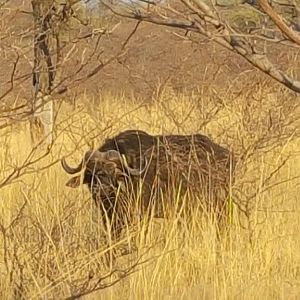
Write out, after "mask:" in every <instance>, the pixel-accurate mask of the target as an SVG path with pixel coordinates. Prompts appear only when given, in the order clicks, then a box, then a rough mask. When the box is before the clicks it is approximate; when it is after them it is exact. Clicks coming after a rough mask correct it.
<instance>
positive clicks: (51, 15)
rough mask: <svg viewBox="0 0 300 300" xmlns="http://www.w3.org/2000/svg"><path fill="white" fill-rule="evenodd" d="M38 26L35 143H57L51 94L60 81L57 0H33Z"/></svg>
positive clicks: (35, 48) (36, 33)
mask: <svg viewBox="0 0 300 300" xmlns="http://www.w3.org/2000/svg"><path fill="white" fill-rule="evenodd" d="M31 3H32V8H33V17H34V25H35V36H34V69H33V86H34V89H35V96H34V99H33V101H32V111H33V116H32V119H31V122H30V133H31V139H32V142H33V143H34V144H35V143H36V142H39V141H41V139H45V141H46V143H47V144H48V145H50V144H51V143H52V142H53V99H52V97H51V92H52V90H53V88H54V84H55V83H56V82H57V80H58V79H59V78H58V77H59V76H58V74H57V67H58V64H59V50H60V49H59V32H58V31H59V30H58V28H59V24H57V23H56V21H55V20H57V18H56V17H55V13H57V8H56V2H55V1H53V0H32V1H31Z"/></svg>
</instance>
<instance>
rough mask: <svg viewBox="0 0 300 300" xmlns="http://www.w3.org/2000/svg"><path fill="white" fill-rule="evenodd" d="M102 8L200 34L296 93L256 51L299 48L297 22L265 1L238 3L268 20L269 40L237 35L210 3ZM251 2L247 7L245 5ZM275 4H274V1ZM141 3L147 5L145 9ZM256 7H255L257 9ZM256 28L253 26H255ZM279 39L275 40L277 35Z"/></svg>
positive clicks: (293, 83) (296, 86) (183, 0)
mask: <svg viewBox="0 0 300 300" xmlns="http://www.w3.org/2000/svg"><path fill="white" fill-rule="evenodd" d="M100 1H101V2H102V4H103V5H105V6H106V7H108V8H110V9H111V10H112V11H113V12H114V13H115V14H116V15H119V16H122V17H126V18H131V19H136V20H139V21H144V22H149V23H153V24H156V25H161V26H167V27H172V28H179V29H182V30H184V31H185V37H186V36H188V35H189V33H197V34H200V35H202V36H204V37H206V38H208V39H209V40H212V41H214V42H215V43H218V44H219V45H221V46H223V47H225V48H227V49H228V50H230V51H232V52H234V53H236V54H238V55H240V56H242V57H243V58H244V59H245V60H247V61H248V62H249V63H250V64H252V65H253V66H254V67H256V68H258V69H259V70H261V71H262V72H264V73H266V74H268V75H269V76H271V77H272V78H273V79H275V80H276V81H278V82H280V83H281V84H283V85H284V86H286V87H287V88H289V89H291V90H293V91H295V92H297V93H300V81H297V80H296V79H294V78H292V77H290V76H289V75H288V74H286V73H285V72H284V71H282V70H280V69H279V68H278V67H277V66H275V65H274V64H272V63H271V62H270V60H269V58H268V53H265V52H264V49H263V50H261V49H259V43H258V41H267V42H270V43H274V44H277V45H278V44H281V45H288V46H289V47H299V46H300V35H299V34H298V33H297V32H296V30H297V28H299V27H300V26H299V23H298V21H297V20H298V18H296V19H297V20H296V22H295V21H294V20H290V21H288V20H286V19H285V17H284V16H283V15H281V14H280V13H278V12H277V11H276V10H275V9H274V8H273V7H272V6H271V5H270V4H269V2H268V1H267V0H257V3H256V2H255V1H242V5H244V6H245V5H248V7H249V8H248V9H249V10H250V9H255V10H256V11H258V13H259V14H263V15H265V16H266V17H269V18H270V19H271V20H272V21H273V24H274V25H275V26H271V25H269V24H268V25H267V26H269V27H267V29H270V30H272V31H273V33H275V35H273V37H269V36H268V35H266V34H265V30H257V29H262V27H261V28H255V29H256V30H255V33H251V32H247V33H243V32H241V30H240V28H237V27H235V26H234V25H233V24H231V22H230V18H229V17H228V14H227V17H226V14H222V13H221V10H220V8H219V7H218V6H217V5H214V4H213V3H212V2H211V3H210V4H207V2H206V1H203V0H180V1H170V2H166V1H163V2H160V1H147V0H137V1H135V2H134V3H133V2H130V3H128V2H126V3H124V2H123V1H118V3H117V4H112V2H110V1H107V0H100ZM250 2H251V6H250V5H249V4H248V3H250ZM274 2H275V1H274ZM145 3H146V4H147V5H145ZM257 4H258V5H257ZM290 6H291V7H292V8H293V9H294V11H295V12H297V13H298V12H299V4H296V2H294V3H292V4H291V5H290ZM255 25H256V24H255ZM279 32H280V33H281V36H278V33H279Z"/></svg>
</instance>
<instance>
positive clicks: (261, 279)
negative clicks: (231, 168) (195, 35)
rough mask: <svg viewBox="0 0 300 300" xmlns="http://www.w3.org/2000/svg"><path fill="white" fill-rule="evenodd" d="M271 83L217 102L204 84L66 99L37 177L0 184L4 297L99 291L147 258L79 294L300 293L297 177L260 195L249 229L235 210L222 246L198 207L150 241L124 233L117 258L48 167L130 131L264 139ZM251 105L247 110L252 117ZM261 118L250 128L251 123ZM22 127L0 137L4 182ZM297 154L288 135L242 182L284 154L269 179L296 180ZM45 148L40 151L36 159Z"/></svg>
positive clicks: (83, 194)
mask: <svg viewBox="0 0 300 300" xmlns="http://www.w3.org/2000/svg"><path fill="white" fill-rule="evenodd" d="M272 89H273V88H272V87H270V88H269V87H268V86H266V85H265V86H261V87H259V86H257V85H254V86H252V87H249V88H248V90H247V91H245V90H244V91H243V92H241V93H240V94H239V95H238V96H236V95H233V94H230V93H228V94H227V95H223V96H224V97H219V98H218V97H217V96H216V95H215V94H213V93H211V95H210V96H209V97H204V96H203V97H202V96H201V91H200V90H199V94H200V96H199V95H198V96H197V95H194V96H191V97H189V98H186V97H184V96H181V95H175V94H174V93H172V90H167V89H165V90H163V91H161V92H160V93H159V95H157V97H156V99H155V100H153V102H152V103H151V104H149V103H145V104H143V103H140V102H137V101H135V100H134V99H125V98H124V97H122V96H118V97H114V96H112V95H106V96H102V97H101V99H100V104H98V105H94V104H93V103H92V99H85V98H84V97H83V98H82V99H78V102H77V105H76V108H75V109H74V107H72V106H71V105H67V104H64V105H63V106H62V107H61V109H60V114H59V117H58V120H57V124H58V125H57V133H58V138H57V141H56V142H55V145H54V147H53V149H52V150H51V154H50V155H49V156H47V157H46V158H44V159H42V160H41V161H40V162H39V163H38V164H36V165H34V166H32V167H30V168H29V169H27V172H29V173H30V174H27V175H26V174H25V175H24V176H21V177H20V178H19V179H17V180H16V181H15V182H14V183H13V184H10V185H8V186H6V187H4V188H2V189H1V190H0V198H1V202H0V207H1V219H0V224H1V233H0V239H1V242H0V245H1V251H0V276H1V278H0V285H1V287H0V298H1V299H17V298H21V297H22V296H23V297H24V298H25V299H42V298H43V299H64V298H67V297H69V296H71V295H76V294H78V293H80V292H84V291H87V290H89V289H92V288H93V284H96V283H97V282H98V284H100V283H101V284H103V285H102V287H104V284H109V283H110V282H112V281H114V280H118V278H122V276H124V275H126V274H124V273H122V272H121V270H126V269H127V268H128V267H129V266H130V265H132V264H135V262H136V261H137V259H140V260H139V263H141V264H140V265H139V266H137V267H136V268H135V269H134V270H135V271H137V272H135V273H133V274H131V275H130V276H128V277H126V276H125V277H124V278H123V279H122V280H121V281H120V282H119V283H118V284H116V285H113V286H112V287H110V288H107V289H103V290H99V291H97V292H94V293H92V294H89V295H87V296H85V297H83V298H82V299H299V295H300V251H299V249H300V239H299V230H300V199H299V197H300V196H299V192H298V191H299V185H298V184H299V180H297V179H296V180H293V181H287V182H286V183H283V184H280V185H276V186H275V187H273V188H272V189H270V190H268V191H266V192H263V191H261V192H259V193H258V194H257V196H256V198H255V200H256V201H255V202H254V206H255V207H254V212H255V213H254V215H253V216H252V217H253V220H252V223H251V224H252V225H251V228H250V229H249V228H248V229H247V228H246V229H245V228H242V227H241V226H240V225H239V222H238V215H239V214H238V212H237V209H236V206H234V214H233V221H232V225H231V227H230V230H229V232H228V234H227V235H224V236H223V237H222V238H221V241H218V240H217V239H216V234H215V230H214V226H213V225H212V224H211V223H210V222H209V221H208V220H207V218H205V216H204V215H203V214H200V213H199V212H195V214H194V215H193V216H192V217H191V220H190V223H191V226H190V227H189V228H188V227H185V226H179V225H178V222H177V219H176V217H174V218H170V219H168V220H152V221H151V230H150V231H149V232H148V234H147V235H146V236H145V235H144V234H143V233H144V232H145V231H144V228H143V227H142V225H137V227H138V230H137V231H138V232H139V233H140V234H139V235H135V232H136V231H135V230H133V229H132V228H131V229H128V231H126V232H124V239H123V240H122V241H121V243H120V244H122V245H123V248H124V247H125V248H126V247H127V246H128V245H129V248H131V249H132V251H133V252H132V253H131V254H130V253H129V254H127V255H119V257H118V258H117V259H116V261H115V265H110V264H109V263H108V262H107V261H108V260H107V256H108V255H109V253H110V250H112V249H113V248H116V251H117V253H120V251H121V250H120V245H113V244H112V245H111V246H110V247H107V246H105V244H104V242H103V239H102V235H103V232H102V227H101V226H100V225H99V219H98V216H97V212H96V210H95V207H94V203H93V202H92V201H91V198H90V195H89V193H88V191H87V189H86V188H85V187H84V188H82V189H79V190H71V189H69V188H67V187H65V186H64V183H65V181H66V180H67V178H68V176H67V175H66V174H65V173H64V172H63V170H62V168H61V166H60V164H59V163H56V164H54V165H53V166H51V167H50V168H46V169H43V168H44V166H47V164H49V163H51V162H55V161H56V160H57V159H59V158H60V157H61V155H67V154H71V155H72V158H71V156H70V157H69V161H70V162H71V163H77V162H78V161H79V159H80V157H81V156H80V155H81V154H82V152H83V151H84V150H86V149H87V148H88V144H90V145H91V143H92V141H95V146H97V145H98V144H99V143H100V142H101V141H102V140H103V139H104V138H105V137H107V136H110V135H112V134H115V133H117V132H119V131H120V130H124V129H128V128H139V129H142V130H147V131H148V132H150V133H176V132H180V133H192V132H197V131H198V132H200V131H202V132H204V133H206V134H208V135H210V136H211V137H212V138H213V139H215V140H216V141H218V142H220V143H222V144H227V145H228V146H230V145H231V146H232V147H233V149H236V151H238V150H239V144H240V143H241V141H243V143H247V142H250V140H251V139H253V138H254V137H253V132H254V133H255V132H256V133H257V135H259V134H260V132H261V129H260V127H259V126H260V125H259V124H260V123H259V122H258V121H259V120H261V122H263V120H265V118H266V116H264V110H263V109H264V107H265V105H267V104H269V105H270V103H271V106H272V105H274V104H275V103H277V102H276V101H279V99H277V100H276V99H273V98H272V94H268V92H271V90H272ZM270 95H271V96H270ZM284 96H285V97H286V99H287V100H289V98H288V95H284ZM273 97H275V95H274V94H273ZM257 99H264V100H262V101H261V102H259V103H258V102H257V101H258V100H257ZM97 100H99V99H97ZM246 100H247V101H246ZM88 103H89V104H88ZM246 103H248V104H247V105H248V106H249V105H250V108H249V109H250V111H251V112H252V115H251V114H250V115H249V118H250V119H249V120H248V121H247V122H245V120H244V118H245V114H246V111H247V108H245V105H246ZM247 105H246V106H247ZM274 107H275V105H274ZM216 109H217V112H216V111H215V110H216ZM293 111H294V114H298V113H299V112H298V111H297V110H296V109H294V110H293ZM255 120H256V122H258V123H257V125H256V126H255V128H253V129H252V133H251V134H252V135H250V133H249V132H250V129H249V128H246V127H247V125H249V124H250V123H251V122H252V121H255ZM261 124H263V123H261ZM293 126H295V124H293ZM25 128H26V127H25V124H24V127H21V126H19V127H18V128H16V127H14V128H12V131H10V132H7V134H6V135H3V137H2V138H1V158H0V163H1V178H5V176H7V174H8V173H9V172H10V171H11V168H12V167H13V166H14V165H16V164H18V165H20V164H22V162H23V161H24V159H25V158H26V155H28V153H30V151H31V148H30V147H31V146H30V143H29V140H30V139H29V133H28V130H27V129H25ZM298 144H299V143H298ZM297 149H298V147H297V140H295V139H287V140H286V141H285V142H284V144H283V145H280V146H279V147H278V148H276V149H273V150H272V151H271V152H268V153H267V154H264V153H260V152H258V154H257V155H256V156H255V158H253V159H252V161H251V162H249V164H251V166H248V168H247V171H245V172H244V173H243V174H237V176H238V179H237V181H238V182H239V181H241V180H244V181H245V182H246V181H247V180H248V181H250V180H251V179H252V178H257V180H256V187H259V186H260V184H261V182H262V180H263V178H264V176H265V174H267V172H268V170H269V169H271V168H272V167H274V166H276V164H279V161H280V160H281V159H282V157H284V156H285V155H287V154H288V153H291V154H292V156H291V158H290V159H289V161H288V163H287V164H286V165H285V166H284V168H283V169H281V170H280V173H279V174H277V175H276V178H275V179H276V180H275V179H274V180H275V181H278V180H280V179H282V180H286V179H291V178H293V177H294V176H297V175H298V174H299V167H300V160H299V155H298V156H297ZM41 153H42V150H41V149H38V151H36V152H35V153H33V155H34V156H35V157H37V156H38V155H40V154H41ZM73 158H74V159H73ZM275 181H274V182H275ZM262 190H263V189H262ZM243 223H244V224H246V223H247V222H243ZM127 248H128V247H127ZM113 269H117V270H118V271H116V272H115V273H114V274H113V276H111V277H108V278H106V279H103V281H101V282H100V281H99V280H98V279H99V278H101V277H103V276H105V275H106V274H108V273H109V272H110V270H113Z"/></svg>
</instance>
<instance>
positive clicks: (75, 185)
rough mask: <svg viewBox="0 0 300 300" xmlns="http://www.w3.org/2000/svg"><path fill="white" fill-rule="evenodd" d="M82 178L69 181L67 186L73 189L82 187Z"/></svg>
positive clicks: (77, 177) (78, 177)
mask: <svg viewBox="0 0 300 300" xmlns="http://www.w3.org/2000/svg"><path fill="white" fill-rule="evenodd" d="M80 179H81V177H80V176H75V177H72V178H71V179H69V180H68V181H67V183H66V186H68V187H71V188H78V187H79V186H80Z"/></svg>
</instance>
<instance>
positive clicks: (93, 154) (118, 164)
mask: <svg viewBox="0 0 300 300" xmlns="http://www.w3.org/2000/svg"><path fill="white" fill-rule="evenodd" d="M61 163H62V167H63V169H64V170H65V171H66V172H67V173H68V174H72V175H74V174H77V173H79V172H81V171H82V170H84V172H83V180H82V183H83V184H87V185H88V187H89V189H90V191H91V193H92V196H93V199H94V200H97V201H99V200H104V199H112V198H113V197H115V195H116V190H117V188H118V186H119V184H120V182H121V181H123V180H124V179H125V178H126V177H132V176H140V175H141V174H142V173H143V172H144V171H145V169H146V164H145V167H144V168H143V169H142V170H140V169H136V168H131V167H129V166H128V164H127V161H126V159H125V157H124V156H122V155H121V154H120V152H118V151H116V150H109V151H105V152H101V151H99V150H94V151H93V150H89V151H87V152H86V153H85V155H84V157H83V159H82V160H81V162H80V164H79V165H78V166H77V167H70V166H69V165H68V164H67V162H66V160H65V159H64V158H63V159H62V160H61ZM80 183H81V176H80V175H77V176H75V177H72V178H71V179H70V180H69V181H68V182H67V183H66V185H67V186H68V187H73V188H76V187H78V186H79V185H80Z"/></svg>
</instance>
